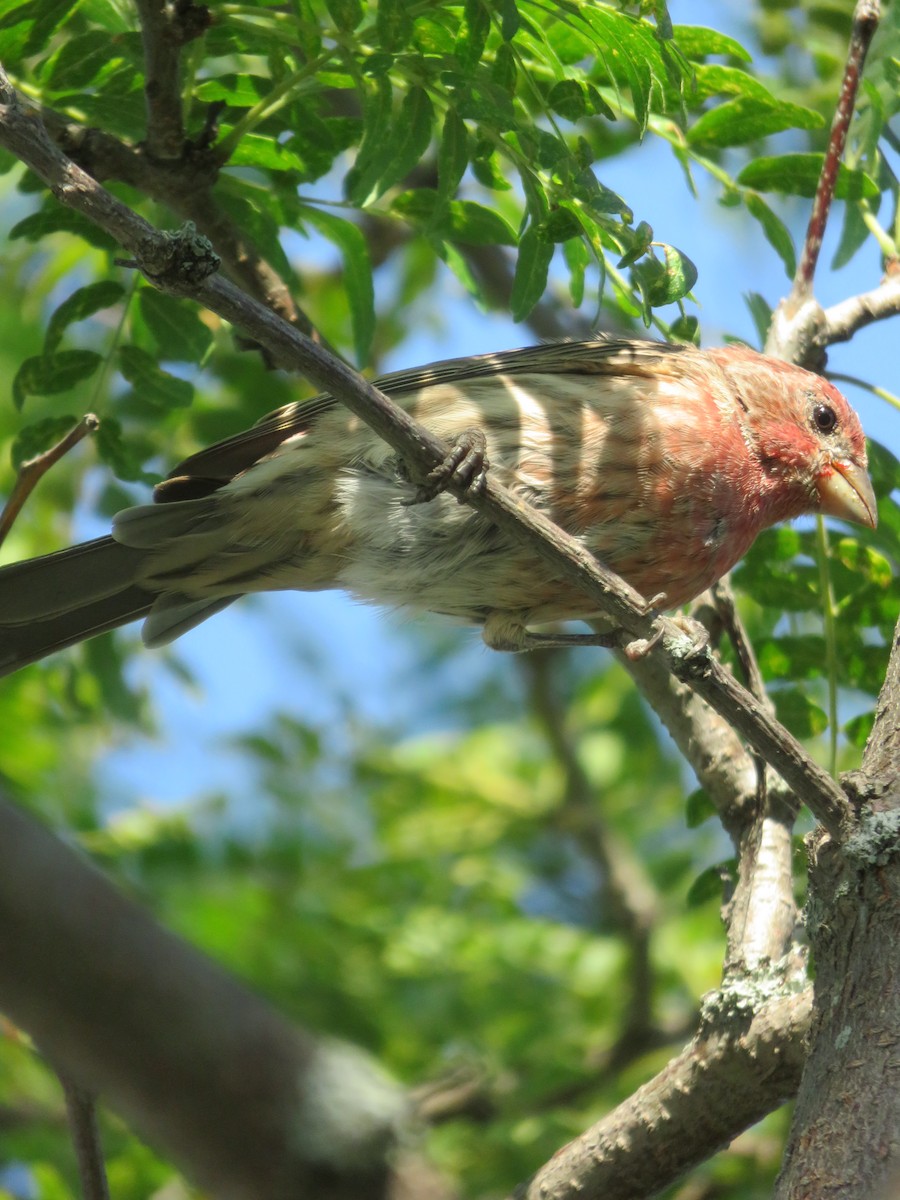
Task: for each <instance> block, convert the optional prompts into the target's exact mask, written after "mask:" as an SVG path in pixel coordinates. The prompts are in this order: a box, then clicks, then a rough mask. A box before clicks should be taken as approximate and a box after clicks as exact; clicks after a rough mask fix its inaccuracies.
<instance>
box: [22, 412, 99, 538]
mask: <svg viewBox="0 0 900 1200" xmlns="http://www.w3.org/2000/svg"><path fill="white" fill-rule="evenodd" d="M99 428H100V421H99V419H98V418H97V417H95V416H94V414H93V413H86V414H85V416H83V417H82V418H81V420H80V421H79V422H78V424H77V425H75V426H73V427H72V429H70V430H69V432H68V433H67V434H66V436H65V437H64V438H62V439H60V441H58V442H57V443H56V445H55V446H51V447H50V449H49V450H45V451H44V453H43V454H38V455H36V456H35V457H34V458H29V459H28V461H27V462H23V463H22V465H21V467H20V468H19V473H18V475H17V476H16V482H15V484H14V485H13V490H12V491H11V492H10V495H9V499H8V500H7V501H6V504H5V505H4V506H3V512H2V513H0V546H2V545H3V543H4V542H5V541H6V538H7V537H8V536H9V531H10V530H11V529H12V527H13V525H14V523H15V520H16V518H17V517H18V515H19V513H20V512H21V511H22V508H23V506H24V504H25V502H26V500H27V499H28V497H29V496H30V495H31V493H32V492H33V491H34V489H35V488H36V487H37V485H38V483H39V481H40V480H41V479H42V478H43V477H44V476H45V475H46V474H47V472H48V471H49V470H50V468H51V467H52V466H53V465H54V463H58V462H59V460H60V459H61V458H62V457H63V456H64V455H66V454H68V453H69V451H70V450H71V449H72V448H73V447H74V446H77V445H78V443H79V442H80V441H82V439H83V438H86V437H87V435H88V434H89V433H94V432H95V431H96V430H97V429H99Z"/></svg>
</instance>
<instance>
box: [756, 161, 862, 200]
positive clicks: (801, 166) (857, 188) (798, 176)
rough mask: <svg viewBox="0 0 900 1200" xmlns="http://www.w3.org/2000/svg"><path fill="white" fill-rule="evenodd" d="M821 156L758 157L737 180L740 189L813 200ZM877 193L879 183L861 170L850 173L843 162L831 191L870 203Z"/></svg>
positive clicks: (840, 198) (843, 197) (838, 197)
mask: <svg viewBox="0 0 900 1200" xmlns="http://www.w3.org/2000/svg"><path fill="white" fill-rule="evenodd" d="M822 159H823V156H822V155H821V154H780V155H777V156H775V157H772V158H757V159H756V160H755V161H754V162H751V163H748V164H747V165H746V167H744V169H743V170H742V171H741V173H740V174H739V175H738V177H737V182H738V183H739V184H740V185H741V186H742V187H749V188H756V189H757V190H758V191H761V192H786V193H787V194H788V195H791V196H806V197H807V198H812V197H813V196H815V194H816V187H817V185H818V182H819V175H820V174H821V171H822ZM878 194H879V192H878V184H877V183H876V182H875V180H874V179H870V178H869V176H868V175H866V173H865V172H864V171H858V170H851V169H850V168H849V167H845V166H844V164H843V163H841V164H840V167H839V169H838V177H837V184H836V186H835V189H834V195H835V198H836V199H838V200H861V199H867V200H871V199H873V198H874V197H875V196H877V195H878Z"/></svg>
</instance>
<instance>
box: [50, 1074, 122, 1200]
mask: <svg viewBox="0 0 900 1200" xmlns="http://www.w3.org/2000/svg"><path fill="white" fill-rule="evenodd" d="M56 1074H57V1076H58V1078H59V1081H60V1083H61V1084H62V1088H63V1093H64V1094H65V1097H66V1115H67V1116H68V1119H69V1130H70V1132H71V1135H72V1143H73V1145H74V1147H75V1155H76V1158H77V1159H78V1174H79V1176H80V1178H81V1194H82V1200H109V1183H108V1181H107V1178H106V1163H105V1161H104V1158H103V1146H102V1143H101V1141H100V1129H99V1127H98V1125H97V1103H96V1099H95V1097H94V1096H93V1095H92V1094H91V1093H90V1092H87V1091H85V1090H84V1088H82V1087H79V1086H78V1084H77V1083H75V1082H74V1080H73V1079H72V1078H71V1076H69V1075H68V1074H67V1073H66V1072H64V1071H60V1070H57V1072H56Z"/></svg>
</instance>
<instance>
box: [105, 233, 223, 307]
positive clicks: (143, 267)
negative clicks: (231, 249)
mask: <svg viewBox="0 0 900 1200" xmlns="http://www.w3.org/2000/svg"><path fill="white" fill-rule="evenodd" d="M219 263H220V259H219V256H218V254H216V252H215V250H213V247H212V242H211V241H210V240H209V238H207V237H204V236H203V234H202V233H198V232H197V227H196V226H195V225H194V223H193V221H186V222H185V223H184V225H182V227H181V229H178V230H176V231H175V232H174V233H154V234H152V235H148V236H147V237H145V238H142V239H141V240H140V242H139V243H138V246H137V249H136V252H135V258H134V261H133V262H127V263H125V264H124V265H127V266H136V267H137V268H138V270H140V271H141V272H142V273H143V274H144V275H146V277H147V278H148V279H149V280H150V282H151V283H159V284H165V286H166V289H167V290H170V291H171V290H174V291H179V290H181V289H189V288H191V287H196V286H197V284H199V283H202V282H203V280H204V279H207V278H209V276H210V275H214V274H215V273H216V271H218V269H219Z"/></svg>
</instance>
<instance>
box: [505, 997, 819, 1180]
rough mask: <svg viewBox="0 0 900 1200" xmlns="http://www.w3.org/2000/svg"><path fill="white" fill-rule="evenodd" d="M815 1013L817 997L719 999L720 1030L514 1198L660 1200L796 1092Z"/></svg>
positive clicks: (698, 1041)
mask: <svg viewBox="0 0 900 1200" xmlns="http://www.w3.org/2000/svg"><path fill="white" fill-rule="evenodd" d="M722 1001H724V1003H720V1002H722ZM811 1010H812V989H807V991H805V992H802V993H800V994H794V995H789V996H777V997H776V998H775V999H767V998H766V997H765V996H764V994H762V992H759V993H757V994H755V995H754V994H753V992H752V989H750V988H748V989H747V991H746V993H745V994H744V996H743V997H740V996H738V995H736V994H735V993H733V992H732V993H730V994H728V993H715V994H714V995H713V997H711V998H708V1011H711V1012H713V1013H714V1014H715V1016H714V1023H713V1024H712V1027H710V1026H709V1025H706V1027H704V1028H701V1030H700V1032H699V1033H698V1034H697V1036H696V1037H695V1038H694V1039H693V1040H692V1041H691V1042H690V1043H689V1045H687V1046H686V1047H685V1048H684V1050H683V1051H682V1052H681V1053H680V1054H679V1055H678V1056H677V1057H676V1058H674V1059H672V1061H671V1062H670V1063H669V1064H668V1065H667V1066H666V1067H665V1068H664V1069H663V1070H662V1071H661V1072H660V1074H659V1075H657V1076H656V1078H655V1079H652V1080H650V1082H649V1083H646V1084H644V1086H643V1087H641V1088H639V1089H638V1090H637V1091H636V1092H635V1093H634V1095H633V1096H631V1097H629V1099H628V1100H626V1101H625V1102H624V1104H621V1105H620V1106H619V1107H618V1108H617V1109H615V1111H614V1112H612V1113H610V1114H609V1115H608V1116H607V1117H605V1118H604V1119H603V1120H602V1121H600V1122H598V1123H597V1124H596V1125H594V1126H592V1127H591V1128H590V1129H588V1130H586V1131H585V1132H584V1133H583V1134H581V1136H580V1137H578V1138H576V1139H575V1141H573V1142H570V1143H569V1145H568V1146H564V1147H563V1148H562V1149H561V1150H560V1151H558V1152H557V1153H556V1154H555V1155H554V1156H553V1158H552V1159H551V1160H550V1162H549V1163H547V1164H546V1165H545V1166H544V1167H542V1168H541V1169H540V1171H538V1173H537V1174H536V1175H534V1176H533V1177H532V1179H530V1180H529V1181H528V1183H527V1184H524V1185H523V1186H522V1187H520V1188H519V1189H518V1190H517V1191H516V1192H515V1195H514V1200H601V1198H602V1200H635V1197H637V1196H653V1195H655V1194H656V1193H657V1192H658V1191H660V1190H661V1189H662V1188H663V1187H665V1186H666V1185H668V1184H671V1183H672V1182H673V1181H674V1180H676V1179H678V1178H679V1177H680V1176H681V1175H683V1174H684V1173H685V1172H686V1171H688V1170H690V1168H691V1167H693V1166H695V1165H696V1164H697V1163H700V1162H703V1161H704V1160H705V1159H707V1158H708V1157H709V1152H710V1147H712V1146H721V1145H724V1144H726V1143H727V1142H729V1141H731V1140H732V1139H733V1138H735V1137H736V1136H737V1135H738V1134H739V1133H740V1132H741V1131H742V1130H744V1129H746V1128H748V1126H750V1125H752V1124H753V1123H754V1122H756V1121H758V1120H759V1119H760V1118H761V1117H763V1116H764V1115H765V1114H766V1113H768V1112H771V1111H772V1109H774V1108H776V1107H777V1106H778V1105H779V1104H781V1103H782V1102H783V1100H784V1098H785V1096H788V1095H791V1094H792V1093H793V1092H794V1091H795V1090H796V1088H797V1085H798V1083H799V1081H800V1074H801V1072H802V1069H803V1063H804V1060H805V1052H804V1050H803V1037H804V1034H805V1032H806V1030H807V1028H808V1026H809V1021H810V1014H811Z"/></svg>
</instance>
